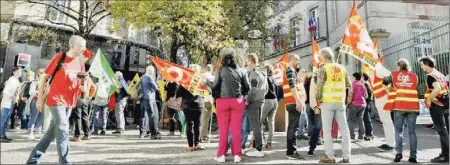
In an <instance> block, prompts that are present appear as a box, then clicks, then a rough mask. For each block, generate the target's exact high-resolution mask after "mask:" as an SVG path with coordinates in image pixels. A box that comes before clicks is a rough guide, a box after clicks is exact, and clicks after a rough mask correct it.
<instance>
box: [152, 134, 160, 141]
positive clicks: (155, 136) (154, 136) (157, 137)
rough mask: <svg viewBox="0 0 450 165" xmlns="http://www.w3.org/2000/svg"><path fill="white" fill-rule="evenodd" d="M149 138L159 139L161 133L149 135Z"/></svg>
mask: <svg viewBox="0 0 450 165" xmlns="http://www.w3.org/2000/svg"><path fill="white" fill-rule="evenodd" d="M150 139H152V140H155V139H161V135H151V136H150Z"/></svg>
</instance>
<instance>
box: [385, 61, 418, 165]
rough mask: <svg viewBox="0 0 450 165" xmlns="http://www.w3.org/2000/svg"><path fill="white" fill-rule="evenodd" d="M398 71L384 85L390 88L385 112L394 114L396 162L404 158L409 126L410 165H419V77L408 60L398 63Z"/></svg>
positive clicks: (386, 79) (387, 78)
mask: <svg viewBox="0 0 450 165" xmlns="http://www.w3.org/2000/svg"><path fill="white" fill-rule="evenodd" d="M397 69H398V71H394V72H392V73H391V76H389V77H386V78H385V79H384V80H383V84H384V85H387V86H389V92H388V100H387V102H386V104H385V105H384V110H386V111H393V112H394V127H395V151H396V152H397V154H396V156H395V159H394V162H397V163H398V162H400V160H401V159H402V158H403V155H402V152H403V127H404V125H405V122H406V125H407V126H408V134H409V149H410V152H409V153H410V154H409V155H410V156H409V160H408V161H409V162H410V163H417V160H416V154H417V136H416V119H417V116H418V115H419V111H420V106H419V94H418V92H417V81H418V79H417V75H416V74H414V73H413V72H411V67H410V65H409V62H408V61H407V60H406V59H400V60H398V61H397Z"/></svg>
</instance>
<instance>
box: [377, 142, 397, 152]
mask: <svg viewBox="0 0 450 165" xmlns="http://www.w3.org/2000/svg"><path fill="white" fill-rule="evenodd" d="M377 148H378V150H379V151H380V152H384V151H392V150H394V147H391V146H389V145H387V144H383V145H381V146H379V147H377Z"/></svg>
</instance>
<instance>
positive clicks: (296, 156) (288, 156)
mask: <svg viewBox="0 0 450 165" xmlns="http://www.w3.org/2000/svg"><path fill="white" fill-rule="evenodd" d="M286 158H287V159H289V160H296V159H305V157H303V156H301V155H300V154H298V153H297V152H295V153H294V154H292V155H286Z"/></svg>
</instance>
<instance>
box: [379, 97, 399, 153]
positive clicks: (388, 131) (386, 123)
mask: <svg viewBox="0 0 450 165" xmlns="http://www.w3.org/2000/svg"><path fill="white" fill-rule="evenodd" d="M386 101H387V95H385V96H383V97H381V98H378V99H376V100H375V106H376V107H377V110H378V115H379V116H380V120H381V122H383V131H384V138H385V140H386V144H387V145H389V146H391V147H394V146H395V135H394V123H393V122H392V118H391V112H389V111H385V110H383V107H384V104H385V103H386Z"/></svg>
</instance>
